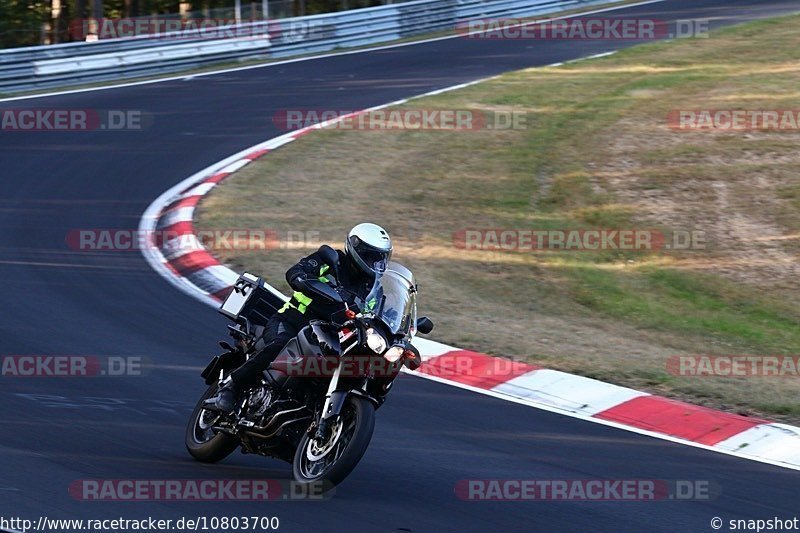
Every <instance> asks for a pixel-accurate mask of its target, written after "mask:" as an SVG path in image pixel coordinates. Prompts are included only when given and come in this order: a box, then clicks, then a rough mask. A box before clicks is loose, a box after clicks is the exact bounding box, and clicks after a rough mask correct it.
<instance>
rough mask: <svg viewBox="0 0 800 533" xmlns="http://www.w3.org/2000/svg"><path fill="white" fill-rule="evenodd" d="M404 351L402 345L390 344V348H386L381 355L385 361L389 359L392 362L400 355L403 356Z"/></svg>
mask: <svg viewBox="0 0 800 533" xmlns="http://www.w3.org/2000/svg"><path fill="white" fill-rule="evenodd" d="M404 351H405V349H404V348H403V347H402V346H392V347H391V348H389V349H388V350H386V353H385V354H383V357H384V358H385V359H386V360H387V361H389V362H390V363H394V362H396V361H397V360H398V359H400V358H401V357H403V352H404Z"/></svg>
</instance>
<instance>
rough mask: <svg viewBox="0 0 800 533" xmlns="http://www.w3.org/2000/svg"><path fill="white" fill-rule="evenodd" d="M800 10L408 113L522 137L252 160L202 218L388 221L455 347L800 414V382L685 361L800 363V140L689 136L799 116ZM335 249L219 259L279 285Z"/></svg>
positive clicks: (312, 149) (334, 139)
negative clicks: (727, 116) (445, 116)
mask: <svg viewBox="0 0 800 533" xmlns="http://www.w3.org/2000/svg"><path fill="white" fill-rule="evenodd" d="M798 30H800V17H797V16H792V17H785V18H779V19H772V20H766V21H759V22H754V23H749V24H746V25H741V26H736V27H730V28H726V29H723V30H720V31H717V32H714V33H712V34H711V36H710V38H706V39H686V40H677V41H671V42H659V43H653V44H648V45H643V46H638V47H635V48H631V49H627V50H624V51H621V52H619V53H618V54H616V55H614V56H611V57H605V58H600V59H595V60H590V61H583V62H577V63H571V64H567V65H563V66H560V67H552V68H538V69H528V70H522V71H518V72H513V73H509V74H506V75H503V76H501V77H499V78H497V79H494V80H492V81H489V82H486V83H481V84H478V85H475V86H471V87H468V88H465V89H462V90H459V91H454V92H451V93H445V94H441V95H438V96H434V97H427V98H424V99H417V100H413V101H411V102H410V103H409V104H407V105H404V106H401V109H409V108H422V109H467V110H473V111H478V112H481V113H483V114H485V115H486V116H488V117H490V118H491V117H492V116H494V115H495V114H499V113H506V112H510V111H513V112H516V113H524V114H525V115H524V116H525V117H526V126H525V127H524V128H518V129H481V130H476V131H432V130H424V131H421V130H416V131H415V130H372V131H364V130H359V131H345V130H324V131H319V132H315V133H314V134H312V135H310V136H308V137H304V138H303V139H301V140H299V141H297V142H294V143H292V144H290V145H288V146H286V147H284V148H281V149H280V150H278V151H276V152H275V153H273V154H270V156H269V157H267V158H265V159H263V160H262V161H259V162H257V163H255V164H252V165H250V166H248V167H246V168H245V169H243V170H242V171H240V172H239V173H238V174H237V176H236V177H235V178H234V179H231V180H229V181H227V182H224V183H223V184H222V185H221V186H220V187H218V188H217V189H215V191H214V193H213V194H211V195H210V196H209V197H208V198H207V199H205V200H204V201H203V202H202V204H201V206H200V209H199V213H198V227H199V228H201V229H211V228H243V227H248V228H273V229H276V230H278V232H279V235H285V233H284V232H286V231H298V230H299V231H316V232H319V240H320V241H325V242H330V241H332V242H334V243H337V242H340V241H341V239H342V238H343V237H342V236H343V235H344V234H345V233H346V231H347V230H348V229H349V227H350V226H352V225H353V224H355V223H357V222H360V221H363V220H373V221H376V222H379V223H382V224H383V225H385V226H386V227H388V229H390V230H391V231H392V233H393V234H394V237H395V241H396V255H395V258H396V259H397V260H400V261H402V262H404V263H405V264H407V265H408V266H409V267H410V268H412V269H413V270H414V271H415V273H416V274H417V276H418V279H419V281H420V290H421V293H420V297H421V312H423V313H424V314H429V315H431V316H432V317H433V318H434V319H435V321H436V322H437V330H436V332H435V333H436V334H435V337H436V338H437V339H439V340H442V341H443V342H447V343H449V344H454V345H458V346H463V347H468V348H471V349H475V350H480V351H484V352H488V353H492V354H502V355H505V356H512V357H515V358H518V359H524V360H528V361H530V362H534V363H538V364H543V365H546V366H548V367H550V368H556V369H561V370H565V371H568V372H575V373H579V374H583V375H587V376H590V377H594V378H598V379H602V380H605V381H610V382H614V383H618V384H621V385H626V386H632V387H635V388H641V389H645V390H649V391H651V392H654V393H658V394H664V395H667V396H672V397H678V398H682V399H688V400H689V401H692V402H695V403H701V404H706V405H710V406H713V407H717V408H723V409H727V410H730V411H735V412H740V413H746V414H758V415H767V416H771V417H773V418H774V417H777V418H779V419H782V420H787V421H793V422H797V421H800V394H798V393H799V392H800V378H798V377H796V376H795V377H782V378H775V377H769V378H767V377H749V378H730V377H728V378H723V377H715V378H709V377H705V378H700V377H687V376H676V375H673V374H672V373H670V372H669V371H668V370H667V362H668V360H669V357H670V356H674V355H700V354H721V355H727V354H755V355H767V354H782V355H800V327H798V326H800V298H798V296H800V291H798V286H797V283H796V279H797V274H798V273H800V272H798V270H800V267H798V264H800V263H798V261H797V260H798V244H799V243H800V239H799V237H800V231H799V230H800V211H798V205H800V204H799V202H800V192H799V191H800V189H798V187H797V179H798V178H797V176H798V175H799V172H798V171H800V153H798V151H797V146H798V141H800V135H798V134H797V133H792V132H765V131H750V132H724V131H693V132H686V131H674V130H672V129H670V128H669V127H668V126H667V116H668V114H669V113H670V112H671V111H672V110H676V109H787V108H792V107H796V102H797V99H798V96H800V92H798V89H797V88H798V87H800V61H798V59H800V31H798ZM467 228H509V229H521V230H525V229H537V230H550V229H565V230H569V229H596V228H657V229H659V230H661V231H663V232H665V233H666V234H669V233H670V232H673V231H675V230H691V231H700V232H702V234H703V235H704V238H705V242H706V245H705V247H704V248H695V249H691V250H682V251H679V250H675V249H672V250H664V249H662V250H650V251H642V252H635V251H620V250H605V251H602V252H589V251H582V252H576V251H538V252H520V251H485V250H465V249H462V248H459V247H458V246H455V245H454V235H455V234H457V232H459V231H463V230H465V229H467ZM316 245H317V243H316V242H305V243H303V245H301V246H290V245H288V244H287V243H284V244H283V245H282V246H281V247H280V248H278V249H275V250H271V251H270V252H269V253H266V254H265V253H263V252H262V253H257V252H248V251H237V252H221V253H220V254H219V255H220V256H221V259H222V260H224V261H225V262H226V263H228V264H230V265H231V266H233V267H234V268H237V269H245V268H246V269H249V270H251V271H256V272H261V273H263V274H264V275H265V276H267V277H268V278H269V279H272V280H281V279H282V277H283V272H284V270H285V269H286V268H287V267H288V266H289V265H290V264H291V263H293V262H294V261H295V260H296V259H297V258H298V256H299V255H302V254H304V253H306V252H307V251H310V250H311V249H312V248H314V247H315V246H316Z"/></svg>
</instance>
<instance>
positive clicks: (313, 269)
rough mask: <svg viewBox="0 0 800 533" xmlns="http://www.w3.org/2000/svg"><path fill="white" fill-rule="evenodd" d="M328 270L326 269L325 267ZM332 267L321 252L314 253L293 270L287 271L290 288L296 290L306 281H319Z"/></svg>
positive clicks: (298, 263) (303, 259)
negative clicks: (326, 262) (301, 282)
mask: <svg viewBox="0 0 800 533" xmlns="http://www.w3.org/2000/svg"><path fill="white" fill-rule="evenodd" d="M326 266H327V267H328V268H325V267H326ZM329 268H330V265H326V264H325V261H324V260H323V259H322V257H321V256H320V254H319V251H316V252H314V253H313V254H311V255H309V256H308V257H304V258H302V259H301V260H300V261H298V262H297V264H295V265H294V266H293V267H292V268H290V269H289V270H287V271H286V281H287V282H288V283H289V286H291V287H292V289H294V290H300V289H299V282H300V281H303V280H306V279H309V278H310V279H317V278H319V277H320V276H322V275H323V274H324V273H325V272H326V271H328V269H329Z"/></svg>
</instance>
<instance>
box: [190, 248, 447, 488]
mask: <svg viewBox="0 0 800 533" xmlns="http://www.w3.org/2000/svg"><path fill="white" fill-rule="evenodd" d="M325 248H327V247H325ZM327 253H329V255H330V258H329V259H330V260H329V261H328V262H329V263H330V264H335V263H336V256H335V254H336V252H335V251H334V250H333V249H331V248H327ZM335 279H336V276H335V275H334V276H329V282H327V283H326V282H323V281H320V280H313V279H312V280H306V281H304V282H303V284H304V286H303V287H302V289H303V292H304V293H305V294H307V295H309V296H310V297H311V298H313V299H319V301H324V302H326V303H330V304H331V305H332V306H333V308H335V309H338V310H337V311H335V312H334V313H333V314H332V315H331V316H330V318H329V320H314V321H311V323H310V325H309V326H307V327H305V328H304V329H303V330H301V331H300V332H299V333H298V335H297V336H296V337H295V338H294V339H292V340H291V341H290V342H289V343H287V345H286V346H285V347H284V348H283V349H282V351H281V353H280V355H279V356H278V357H277V358H276V360H275V361H274V362H273V363H272V364H271V365H270V367H269V369H268V370H267V371H265V372H264V373H263V376H262V379H261V382H260V384H259V385H258V386H255V387H252V388H250V389H248V390H247V391H245V392H244V393H243V394H242V396H241V400H240V403H239V405H238V406H237V409H236V411H235V412H234V413H233V414H232V415H226V414H222V413H220V412H218V411H216V410H214V409H209V408H208V404H207V403H206V400H208V399H209V398H212V397H214V396H215V395H216V394H217V391H218V389H219V387H220V386H221V383H222V381H223V380H224V379H225V378H226V377H227V376H228V374H229V373H230V372H231V371H233V370H234V369H236V368H238V367H239V366H240V365H241V364H242V363H244V362H245V360H246V359H247V358H248V357H250V356H251V355H252V354H253V346H254V343H255V341H256V340H257V339H258V338H259V337H260V335H261V333H262V332H263V328H264V326H265V324H266V322H267V320H268V319H269V317H270V316H271V315H272V314H273V313H274V312H275V311H276V310H277V309H278V308H279V307H280V306H282V305H283V303H284V300H283V299H282V298H281V297H280V296H279V295H278V294H276V293H275V292H274V289H272V288H271V287H269V286H268V285H266V284H265V283H264V281H263V280H262V279H261V278H259V277H257V276H254V275H252V274H249V273H244V274H242V275H241V276H240V277H239V279H238V280H237V282H236V284H235V286H234V288H233V290H232V292H231V293H230V295H229V296H228V297H227V298H226V300H225V301H224V302H223V303H222V305H221V306H220V309H219V311H220V312H221V313H222V314H224V315H225V316H227V317H228V318H230V319H231V320H232V321H233V322H234V324H235V325H229V326H228V328H229V330H230V334H231V336H232V337H233V338H234V339H235V347H234V346H231V345H230V344H228V343H226V342H221V343H220V345H221V346H222V347H223V348H224V349H226V350H227V352H225V353H223V354H222V355H219V356H216V357H214V358H213V360H212V361H211V363H210V364H209V365H208V367H206V369H205V370H204V371H203V372H202V377H203V378H204V379H205V382H206V384H207V385H209V387H208V389H207V390H206V392H205V394H203V396H202V397H201V398H200V401H198V403H197V405H196V407H195V409H194V411H193V413H192V416H191V419H190V421H189V424H188V426H187V430H186V447H187V448H188V450H189V453H190V454H191V455H192V456H193V457H194V458H195V459H197V460H199V461H203V462H209V463H213V462H217V461H220V460H222V459H223V458H225V457H227V456H228V455H229V454H230V453H232V452H233V451H234V450H235V449H236V448H237V447H241V449H242V451H243V452H244V453H254V454H259V455H264V456H268V457H275V458H278V459H282V460H284V461H287V462H289V463H292V465H293V474H294V479H295V480H296V481H297V482H298V483H301V484H310V483H321V484H323V485H325V486H326V487H328V488H329V487H330V486H334V485H336V484H338V483H340V482H341V481H342V480H343V479H345V478H346V477H347V476H348V475H349V474H350V472H352V471H353V469H354V468H355V467H356V465H357V464H358V462H359V461H360V460H361V457H362V456H363V455H364V452H365V451H366V449H367V446H369V443H370V440H371V439H372V432H373V428H374V425H375V411H376V410H377V409H378V408H379V407H380V406H381V405H382V404H383V402H384V401H385V400H386V397H387V395H388V393H389V391H390V389H391V387H392V383H393V382H394V379H395V378H396V377H397V375H398V373H399V371H400V368H401V367H402V366H406V367H407V368H409V369H411V370H415V369H417V368H419V366H420V364H421V358H420V354H419V352H418V351H417V349H416V348H414V346H413V345H412V344H411V340H412V339H413V338H414V335H416V334H417V333H423V334H426V333H430V331H431V330H432V329H433V323H432V322H431V320H430V319H428V318H426V317H421V318H419V319H417V309H416V293H417V287H416V284H415V282H414V276H413V274H412V273H411V272H410V271H409V270H408V269H407V268H405V267H403V266H402V265H400V264H398V263H389V265H388V266H387V267H386V270H385V271H384V272H383V273H382V274H379V275H378V276H376V279H375V283H374V285H373V287H372V290H371V291H370V292H369V294H368V295H367V296H366V297H365V298H363V300H359V301H357V302H356V306H354V308H351V307H350V306H348V304H347V303H346V302H345V299H344V298H343V297H342V294H340V290H339V288H338V287H337V286H336V281H335Z"/></svg>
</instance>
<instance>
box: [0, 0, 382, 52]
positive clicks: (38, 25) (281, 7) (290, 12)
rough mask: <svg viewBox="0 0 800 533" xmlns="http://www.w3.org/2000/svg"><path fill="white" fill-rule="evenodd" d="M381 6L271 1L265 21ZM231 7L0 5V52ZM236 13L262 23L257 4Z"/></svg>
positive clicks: (199, 0) (111, 2)
mask: <svg viewBox="0 0 800 533" xmlns="http://www.w3.org/2000/svg"><path fill="white" fill-rule="evenodd" d="M385 3H388V0H270V17H271V18H275V17H286V16H301V15H313V14H316V13H329V12H333V11H340V10H342V9H354V8H358V7H369V6H375V5H382V4H385ZM233 6H234V0H196V1H194V2H188V1H187V2H180V1H179V0H0V48H11V47H17V46H35V45H40V44H52V43H60V42H69V41H73V40H76V36H75V32H74V31H70V28H71V24H74V21H76V20H81V19H87V18H103V17H105V18H129V17H149V16H166V15H171V16H176V17H177V16H182V17H184V18H189V17H191V18H204V17H210V18H222V17H225V18H232V17H233ZM181 8H183V9H181ZM241 8H242V18H243V19H246V20H251V19H256V18H257V19H260V18H262V14H261V13H262V12H261V0H256V1H255V2H251V1H249V0H241ZM179 13H183V15H179Z"/></svg>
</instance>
